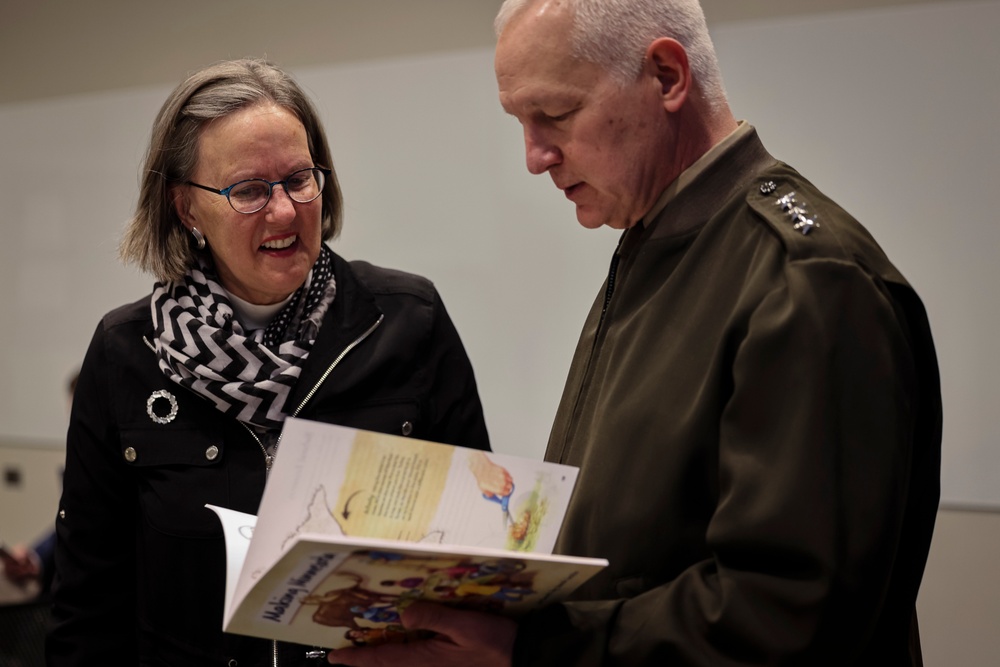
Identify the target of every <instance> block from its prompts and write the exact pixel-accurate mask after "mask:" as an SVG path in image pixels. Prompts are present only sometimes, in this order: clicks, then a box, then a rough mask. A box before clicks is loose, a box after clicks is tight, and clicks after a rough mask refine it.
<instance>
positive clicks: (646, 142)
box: [330, 0, 941, 667]
mask: <svg viewBox="0 0 1000 667" xmlns="http://www.w3.org/2000/svg"><path fill="white" fill-rule="evenodd" d="M497 30H498V35H499V40H498V44H497V51H496V63H495V64H496V75H497V81H498V85H499V90H500V102H501V104H502V105H503V107H504V109H505V110H506V111H507V112H508V113H509V114H510V115H512V116H513V117H515V118H516V119H517V120H518V121H520V123H521V125H522V126H523V131H524V141H525V150H526V155H527V165H528V169H529V171H531V172H532V173H535V174H542V173H548V174H549V176H550V177H551V178H552V180H553V182H554V183H555V185H556V186H557V187H558V188H559V189H560V190H562V191H563V193H564V194H565V196H566V197H567V198H568V199H569V200H570V201H572V202H573V203H574V204H575V205H576V214H577V219H578V220H579V222H580V223H581V224H582V225H583V226H585V227H590V228H593V227H599V226H601V225H609V226H611V227H615V228H621V229H623V230H625V231H624V233H623V235H622V237H621V241H620V243H619V246H618V249H617V250H616V251H615V253H614V259H613V261H612V265H611V270H610V272H609V275H608V279H607V282H606V284H605V287H604V289H603V290H602V292H601V294H599V295H598V297H597V299H596V301H595V303H594V306H593V308H592V310H591V312H590V315H589V316H588V317H587V320H586V323H585V324H584V328H583V333H582V336H581V338H580V342H579V345H578V348H577V351H576V356H575V358H574V360H573V363H572V366H571V368H570V372H569V377H568V380H567V383H566V388H565V393H564V395H563V398H562V402H561V404H560V406H559V410H558V413H557V415H556V418H555V423H554V426H553V429H552V433H551V437H550V440H549V444H548V449H547V451H546V456H545V457H546V459H547V460H550V461H558V462H561V463H566V464H571V465H575V466H579V467H580V476H579V479H578V482H577V490H576V493H575V496H574V498H573V500H572V503H571V505H570V507H569V511H568V514H567V517H566V522H565V524H564V527H563V531H562V534H561V536H560V539H559V543H558V544H557V551H558V552H560V553H567V554H572V555H580V556H596V557H604V558H607V559H608V560H609V561H610V566H609V567H608V568H607V569H606V570H605V571H603V572H602V573H600V574H599V575H598V576H597V577H595V578H594V579H592V580H591V581H589V582H587V583H586V584H585V585H584V586H583V587H582V588H580V589H579V590H578V592H577V593H576V594H575V597H574V599H573V600H572V601H570V602H566V603H563V604H557V605H552V606H550V607H548V608H546V609H545V610H543V611H540V612H537V613H533V614H531V615H529V616H527V617H525V618H522V619H520V620H519V621H518V622H515V621H511V620H508V619H500V618H496V617H490V616H487V615H477V614H473V613H469V612H461V611H456V610H450V609H447V608H444V607H438V606H434V605H426V604H425V605H420V604H415V605H413V606H412V607H410V608H409V609H408V610H407V613H406V614H405V615H404V618H403V621H404V623H405V624H406V625H407V626H408V627H414V628H422V629H429V630H433V631H436V632H438V633H439V634H438V636H437V637H436V638H435V639H432V640H428V641H425V642H420V643H417V644H411V645H407V646H392V647H381V648H374V649H363V650H361V651H359V652H352V651H351V650H350V649H348V650H347V651H337V652H334V654H332V655H331V656H330V661H331V662H335V663H336V662H339V663H343V664H347V665H358V666H376V667H378V666H381V665H390V664H393V665H452V664H454V665H459V664H470V665H472V664H474V665H510V664H514V665H684V666H704V667H726V666H730V665H733V666H735V665H809V666H817V665H837V666H841V665H880V666H887V665H919V664H921V658H920V649H919V639H918V635H917V624H916V615H915V602H916V597H917V590H918V587H919V584H920V579H921V576H922V574H923V568H924V564H925V561H926V558H927V552H928V548H929V545H930V540H931V533H932V530H933V525H934V519H935V515H936V510H937V502H938V495H939V468H940V438H941V402H940V387H939V379H938V373H937V362H936V358H935V353H934V347H933V343H932V340H931V336H930V330H929V326H928V323H927V319H926V315H925V313H924V309H923V306H922V305H921V302H920V300H919V298H918V297H917V295H916V293H915V292H914V291H913V290H912V289H911V287H910V286H909V285H908V284H907V282H906V281H905V280H904V278H903V276H902V275H900V273H899V272H898V271H897V270H896V269H895V268H894V267H893V265H892V264H891V263H890V262H889V260H888V259H887V258H886V256H885V254H884V253H883V252H882V250H881V249H880V248H879V247H878V245H877V244H876V242H875V241H874V240H873V239H872V237H871V236H870V235H869V233H868V232H867V231H866V230H865V229H864V228H863V227H862V226H861V225H860V224H859V223H858V222H857V221H855V220H854V219H853V218H852V217H851V216H850V215H849V214H848V213H847V212H845V211H844V209H842V208H840V207H839V206H838V205H837V204H835V203H834V202H833V201H831V200H830V199H829V198H828V197H826V196H825V195H824V194H823V193H822V192H821V191H820V190H818V189H817V188H816V187H815V186H814V185H813V184H812V183H810V182H809V181H808V180H806V179H805V178H804V177H803V176H801V175H800V174H799V173H798V172H797V171H795V170H794V169H792V168H791V167H789V166H788V165H786V164H784V163H782V162H780V161H778V160H776V159H775V158H773V157H772V156H771V155H770V154H768V152H767V151H766V150H765V148H764V146H763V145H762V144H761V142H760V140H759V139H758V137H757V134H756V132H755V130H754V129H753V127H752V126H750V125H749V124H747V123H745V122H737V121H736V120H735V118H734V117H733V115H732V113H731V111H730V109H729V106H728V104H727V102H726V98H725V94H724V92H723V87H722V83H721V76H720V74H719V71H718V65H717V61H716V58H715V53H714V48H713V46H712V44H711V40H710V39H709V36H708V32H707V28H706V26H705V20H704V15H703V13H702V11H701V7H700V6H699V4H698V2H696V0H507V2H505V3H504V4H503V7H502V8H501V10H500V14H499V16H498V18H497Z"/></svg>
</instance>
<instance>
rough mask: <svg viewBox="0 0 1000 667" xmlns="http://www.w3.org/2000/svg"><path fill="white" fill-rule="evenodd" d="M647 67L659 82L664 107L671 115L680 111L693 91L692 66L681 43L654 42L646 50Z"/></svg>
mask: <svg viewBox="0 0 1000 667" xmlns="http://www.w3.org/2000/svg"><path fill="white" fill-rule="evenodd" d="M645 62H646V67H648V68H650V74H651V75H652V76H654V77H656V80H657V81H658V82H659V86H660V94H661V95H662V97H663V107H664V109H666V110H667V111H668V112H670V113H674V112H676V111H678V110H679V109H680V108H681V107H682V106H684V102H685V101H686V100H687V96H688V93H689V92H690V90H691V66H690V64H689V63H688V56H687V51H686V50H685V49H684V47H683V46H681V43H680V42H678V41H677V40H675V39H670V38H669V37H661V38H659V39H656V40H653V41H652V42H651V43H650V45H649V48H648V49H646V61H645Z"/></svg>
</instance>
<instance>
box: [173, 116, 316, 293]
mask: <svg viewBox="0 0 1000 667" xmlns="http://www.w3.org/2000/svg"><path fill="white" fill-rule="evenodd" d="M313 166H315V165H314V164H313V161H312V156H311V155H310V153H309V144H308V141H307V139H306V131H305V128H304V127H303V126H302V123H301V122H299V120H298V118H296V117H295V115H294V114H293V113H291V112H290V111H288V110H287V109H285V108H283V107H280V106H277V105H274V104H272V103H262V104H259V105H255V106H252V107H248V108H245V109H242V110H240V111H237V112H235V113H233V114H230V115H229V116H225V117H222V118H218V119H216V120H214V121H211V122H210V123H208V124H207V125H205V126H204V127H203V128H202V130H201V135H200V137H199V139H198V159H197V166H196V167H195V170H194V173H193V174H192V176H191V179H190V180H191V181H193V182H195V183H199V184H201V185H206V186H209V187H212V188H216V189H218V190H222V189H225V188H227V187H229V186H230V185H232V184H233V183H236V182H237V181H241V180H244V179H248V178H263V179H265V180H267V181H279V180H284V179H285V178H287V177H288V176H289V175H290V174H291V173H293V172H295V171H298V170H299V169H307V168H310V167H313ZM173 198H174V205H175V206H176V207H177V214H178V216H179V217H180V219H181V221H182V222H183V223H184V226H185V227H187V228H188V230H190V229H191V228H192V227H197V228H198V230H199V231H201V233H202V234H204V235H205V240H206V242H207V244H208V250H209V251H210V252H211V253H212V258H213V259H214V260H215V266H216V269H217V270H218V272H219V278H220V280H221V281H222V286H223V287H225V288H226V290H228V291H229V292H230V293H232V294H234V295H236V296H238V297H239V298H241V299H244V300H246V301H249V302H250V303H255V304H261V305H263V304H271V303H277V302H279V301H281V300H283V299H284V298H286V297H287V296H288V295H289V294H291V293H292V292H294V291H295V290H296V289H298V288H299V286H301V285H302V283H303V282H305V279H306V276H307V275H308V273H309V270H310V269H311V268H312V265H313V263H315V261H316V258H317V257H319V251H320V245H321V244H322V242H323V241H322V206H323V203H322V200H323V198H322V197H319V198H317V199H315V200H313V201H311V202H308V203H306V204H299V203H296V202H293V201H292V200H291V199H289V198H288V194H287V193H286V192H285V189H284V188H283V187H282V186H280V185H275V186H274V188H273V190H272V192H271V199H270V201H268V202H267V205H266V206H264V208H262V209H261V210H259V211H257V212H256V213H251V214H249V215H247V214H243V213H237V212H236V211H234V210H233V208H232V207H231V206H230V205H229V202H228V201H227V200H226V198H225V197H223V196H220V195H218V194H216V193H213V192H208V191H205V190H202V189H200V188H196V187H194V186H191V185H179V186H177V187H176V188H174V190H173Z"/></svg>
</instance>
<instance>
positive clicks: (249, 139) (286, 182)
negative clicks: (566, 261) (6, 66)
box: [48, 60, 489, 667]
mask: <svg viewBox="0 0 1000 667" xmlns="http://www.w3.org/2000/svg"><path fill="white" fill-rule="evenodd" d="M341 213H342V202H341V195H340V190H339V186H338V184H337V178H336V174H335V173H334V171H333V163H332V160H331V158H330V150H329V147H328V146H327V142H326V138H325V135H324V132H323V129H322V127H321V125H320V122H319V119H318V117H317V114H316V112H315V111H314V109H313V108H312V105H311V103H310V102H309V101H308V100H307V99H306V97H305V95H304V94H303V92H302V91H301V89H300V88H299V87H298V86H297V85H296V84H295V82H294V81H292V80H291V78H290V77H289V76H288V75H286V74H285V73H283V72H282V71H280V70H278V69H276V68H275V67H273V66H271V65H269V64H266V63H264V62H261V61H256V60H240V61H233V62H224V63H221V64H218V65H214V66H211V67H208V68H206V69H204V70H202V71H200V72H198V73H196V74H194V75H192V76H191V77H190V78H188V80H187V81H185V82H184V83H182V84H181V85H180V86H179V87H178V88H177V89H176V90H175V91H174V92H173V93H172V94H171V95H170V97H169V98H168V99H167V101H166V103H165V104H164V105H163V108H162V109H161V110H160V113H159V115H158V116H157V118H156V121H155V123H154V125H153V131H152V138H151V142H150V146H149V150H148V153H147V156H146V162H145V168H144V176H143V181H142V186H141V192H140V196H139V203H138V206H137V211H136V214H135V216H134V218H133V219H132V220H131V222H130V224H129V226H128V228H127V230H126V233H125V236H124V239H123V241H122V246H121V252H122V257H123V259H124V260H125V261H127V262H132V263H135V264H137V265H138V266H139V267H140V268H142V269H144V270H146V271H148V272H150V273H152V274H154V275H155V276H156V278H157V279H158V282H157V283H156V284H155V286H154V289H153V293H152V295H151V296H149V297H145V298H143V299H140V300H139V301H137V302H136V303H133V304H131V305H126V306H123V307H121V308H118V309H116V310H114V311H112V312H111V313H109V314H108V315H107V316H105V318H104V319H103V320H102V322H101V323H100V325H99V326H98V328H97V332H96V333H95V335H94V338H93V341H92V342H91V345H90V348H89V350H88V352H87V357H86V360H85V362H84V365H83V368H82V371H81V374H80V379H79V385H78V386H79V389H78V391H77V398H76V402H75V404H74V407H73V411H72V416H71V423H70V428H69V436H68V443H67V455H66V472H65V479H64V490H63V496H62V500H61V502H60V508H59V519H58V521H57V534H58V547H57V555H56V571H57V575H56V576H57V582H56V590H55V598H54V624H53V628H52V631H51V633H50V635H49V639H48V654H49V664H50V665H117V664H122V665H136V664H140V665H184V666H185V667H190V666H192V665H239V666H240V667H245V666H247V665H265V664H266V665H273V664H279V665H296V664H313V663H312V662H311V661H307V660H306V658H305V651H306V649H305V648H304V647H299V646H290V645H281V644H274V643H272V642H268V641H265V640H260V639H252V638H248V637H241V636H237V635H229V634H223V633H222V632H221V624H222V603H223V590H224V584H225V562H224V558H225V553H224V544H223V540H222V535H221V531H220V527H219V524H218V520H217V519H216V517H215V516H214V515H213V514H212V512H210V511H209V510H207V509H205V508H204V505H205V504H206V503H211V504H215V505H220V506H223V507H230V508H233V509H236V510H240V511H244V512H250V513H256V511H257V505H258V502H259V500H260V498H261V494H262V492H263V488H264V481H265V478H266V474H267V470H268V469H269V468H270V465H271V461H272V458H273V457H274V456H275V455H276V452H277V451H280V448H278V447H277V445H278V443H279V433H280V429H281V426H282V423H283V421H284V419H285V418H286V417H288V416H297V417H302V418H306V419H314V420H320V421H326V422H333V423H337V424H343V425H347V426H352V427H357V428H364V429H370V430H378V431H383V432H387V433H395V434H402V435H406V436H412V437H417V438H421V439H427V440H434V441H439V442H446V443H450V444H457V445H463V446H467V447H474V448H477V449H488V448H489V444H488V438H487V433H486V426H485V422H484V419H483V413H482V407H481V405H480V402H479V397H478V393H477V390H476V384H475V380H474V377H473V372H472V368H471V365H470V363H469V360H468V358H467V356H466V353H465V350H464V349H463V347H462V343H461V341H460V340H459V337H458V334H457V332H456V330H455V328H454V326H453V325H452V323H451V321H450V319H449V318H448V315H447V313H446V312H445V309H444V306H443V304H442V303H441V300H440V297H439V296H438V294H437V292H436V290H435V289H434V287H433V285H432V284H431V283H430V282H429V281H427V280H425V279H423V278H420V277H417V276H413V275H408V274H404V273H401V272H398V271H391V270H387V269H381V268H377V267H374V266H372V265H370V264H367V263H364V262H346V261H344V260H343V259H341V258H340V257H338V256H337V255H335V254H334V253H333V252H331V251H330V250H329V248H327V247H326V245H325V244H324V241H326V240H329V239H331V238H333V237H334V236H335V234H336V233H337V231H338V229H339V226H340V221H341Z"/></svg>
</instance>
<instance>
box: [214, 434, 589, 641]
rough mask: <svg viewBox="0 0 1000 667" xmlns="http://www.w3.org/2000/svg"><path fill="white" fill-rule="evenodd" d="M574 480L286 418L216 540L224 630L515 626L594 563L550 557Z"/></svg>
mask: <svg viewBox="0 0 1000 667" xmlns="http://www.w3.org/2000/svg"><path fill="white" fill-rule="evenodd" d="M576 474H577V469H576V468H573V467H570V466H564V465H559V464H554V463H545V462H540V461H534V460H531V459H525V458H521V457H514V456H507V455H502V454H494V453H489V452H480V451H477V450H471V449H465V448H462V447H452V446H449V445H442V444H438V443H432V442H426V441H421V440H415V439H412V438H404V437H400V436H392V435H385V434H382V433H373V432H370V431H360V430H356V429H350V428H344V427H340V426H334V425H331V424H323V423H319V422H312V421H307V420H303V419H294V418H289V419H288V420H286V422H285V427H284V429H283V431H282V438H281V447H280V456H278V457H277V458H276V460H275V463H274V467H273V468H272V469H271V473H270V476H269V478H268V482H267V486H266V488H265V490H264V496H263V498H262V500H261V504H260V508H259V511H258V515H257V516H256V517H255V516H253V515H249V514H244V513H241V512H235V511H233V510H230V509H226V508H221V507H215V506H212V505H209V506H208V507H209V508H210V509H212V510H213V511H215V513H216V514H217V515H218V516H219V519H220V521H221V522H222V526H223V532H224V534H225V540H226V560H227V574H226V601H225V611H224V617H223V630H224V631H226V632H233V633H237V634H245V635H251V636H255V637H264V638H268V639H278V640H282V641H289V642H295V643H299V644H308V645H313V646H322V647H325V648H339V647H341V646H348V645H352V644H354V645H360V644H372V643H382V642H386V641H407V640H408V639H409V638H410V636H409V635H408V634H407V633H405V632H404V631H403V629H402V625H401V623H400V613H401V612H402V610H403V609H405V608H406V605H407V604H409V603H410V602H412V601H413V600H417V599H425V600H433V601H438V602H442V603H445V604H451V605H457V606H461V607H467V608H473V609H479V610H484V611H492V612H497V613H504V614H514V615H516V614H519V613H523V612H525V611H527V610H530V609H534V608H537V607H540V606H544V605H545V604H548V603H550V602H554V601H557V600H560V599H562V598H564V597H566V596H567V595H568V594H569V593H571V592H572V591H573V590H575V589H576V588H577V587H578V586H579V585H580V584H582V583H583V582H584V581H586V580H587V579H589V578H590V577H591V576H593V575H594V574H596V573H597V572H598V571H599V570H600V569H601V568H603V567H605V566H606V565H607V561H605V560H603V559H593V558H576V557H571V556H556V555H552V554H551V551H552V548H553V545H554V544H555V539H556V537H557V535H558V533H559V528H560V526H561V524H562V520H563V517H564V515H565V512H566V507H567V505H568V503H569V498H570V495H571V493H572V490H573V485H574V483H575V482H576Z"/></svg>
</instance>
